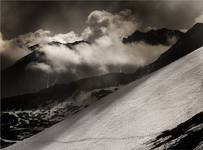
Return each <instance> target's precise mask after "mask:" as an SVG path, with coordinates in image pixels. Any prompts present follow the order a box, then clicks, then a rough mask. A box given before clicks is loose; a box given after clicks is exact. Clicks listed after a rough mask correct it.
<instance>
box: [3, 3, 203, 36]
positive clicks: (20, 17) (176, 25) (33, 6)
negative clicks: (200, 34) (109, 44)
mask: <svg viewBox="0 0 203 150" xmlns="http://www.w3.org/2000/svg"><path fill="white" fill-rule="evenodd" d="M124 9H130V10H132V13H133V14H134V16H135V17H136V18H137V20H139V22H140V23H141V24H142V27H143V28H145V27H148V26H150V27H155V28H162V27H166V28H170V29H188V28H190V27H191V26H192V25H193V24H194V20H195V18H196V17H197V16H200V15H201V12H202V10H203V2H202V1H201V0H194V1H188V0H162V1H156V0H150V1H103V2H102V1H89V2H88V1H2V3H1V33H2V36H3V39H12V38H14V37H17V36H18V35H21V34H25V33H27V32H34V31H36V30H38V29H44V30H50V31H52V32H53V33H67V32H69V31H71V30H74V31H75V32H78V33H80V32H81V31H82V30H83V29H84V28H85V27H86V24H85V21H86V19H87V16H88V15H89V14H90V13H91V12H92V11H94V10H106V11H108V12H111V13H114V12H119V11H121V10H124Z"/></svg>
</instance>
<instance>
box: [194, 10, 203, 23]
mask: <svg viewBox="0 0 203 150" xmlns="http://www.w3.org/2000/svg"><path fill="white" fill-rule="evenodd" d="M195 23H203V12H202V13H201V15H200V16H198V17H196V18H195Z"/></svg>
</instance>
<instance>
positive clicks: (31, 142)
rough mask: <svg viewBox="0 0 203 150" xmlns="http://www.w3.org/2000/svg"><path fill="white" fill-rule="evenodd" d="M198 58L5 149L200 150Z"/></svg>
mask: <svg viewBox="0 0 203 150" xmlns="http://www.w3.org/2000/svg"><path fill="white" fill-rule="evenodd" d="M182 51H183V49H182ZM202 58H203V48H200V49H198V50H195V51H194V52H191V53H189V54H188V55H187V56H184V57H182V58H181V59H179V60H177V61H174V62H173V63H171V64H169V65H168V66H166V67H164V68H161V69H160V70H158V71H157V72H154V73H153V74H150V75H148V76H145V77H144V78H141V79H140V80H136V81H134V82H132V83H131V84H129V85H127V86H125V87H123V88H122V89H120V90H118V91H116V92H114V93H113V94H111V95H109V96H107V97H105V98H103V99H101V100H99V101H97V102H95V104H93V105H91V106H90V107H88V108H87V109H85V110H83V111H81V112H79V113H77V114H75V115H73V116H70V117H69V118H67V119H66V120H64V121H62V122H60V123H58V124H56V125H54V126H53V127H51V128H49V129H46V130H44V131H42V132H41V133H39V134H37V135H35V136H33V137H31V138H28V139H25V140H24V141H22V142H19V143H17V144H14V145H13V146H10V147H8V148H6V149H5V150H7V149H9V150H27V149H29V150H34V149H38V150H48V149H49V150H52V149H53V150H55V149H58V150H65V149H67V147H68V149H69V150H76V149H81V148H82V149H125V150H128V149H145V150H152V149H160V150H162V149H170V148H179V149H190V148H192V149H195V148H196V149H197V150H200V149H201V147H202V146H201V141H202V139H201V132H202V129H203V128H202V119H201V118H202V111H203V103H202V95H203V91H202V74H203V70H202V69H203V68H202V65H203V59H202ZM188 141H189V142H190V143H189V142H188Z"/></svg>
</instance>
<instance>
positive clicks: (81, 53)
mask: <svg viewBox="0 0 203 150" xmlns="http://www.w3.org/2000/svg"><path fill="white" fill-rule="evenodd" d="M86 24H87V27H86V28H85V29H84V31H83V32H82V33H81V34H76V33H75V32H74V31H71V32H69V33H66V34H55V35H53V34H52V33H51V32H50V31H46V30H38V31H36V32H34V33H28V34H26V35H22V36H19V37H18V38H17V39H15V40H12V41H18V45H24V46H25V45H26V47H28V46H32V45H34V44H40V49H38V50H39V51H40V52H42V53H44V54H45V58H46V61H45V62H31V63H30V64H29V65H28V66H27V68H26V69H31V70H41V71H43V72H46V73H65V72H68V73H71V74H74V75H76V76H89V75H92V73H95V74H104V73H110V72H118V71H120V70H123V71H127V72H129V71H131V72H132V71H135V69H136V68H137V67H140V66H144V65H147V64H149V63H151V62H153V61H154V60H156V59H157V58H158V57H159V56H160V55H161V54H162V53H163V52H165V51H166V50H167V49H168V47H167V46H163V45H156V46H152V45H148V44H146V43H143V42H139V43H130V44H124V43H123V42H122V39H123V37H126V36H128V35H130V34H132V33H133V32H134V31H135V30H136V29H138V28H139V23H138V21H136V18H135V17H134V15H133V14H132V12H131V11H130V10H124V11H121V12H119V13H116V14H112V13H110V12H107V11H104V10H103V11H99V10H96V11H93V12H92V13H90V14H89V16H88V18H87V21H86ZM79 40H88V41H90V44H89V43H79V44H77V45H75V46H74V47H73V49H72V48H71V49H70V48H69V47H67V46H65V45H62V44H61V45H49V44H48V43H49V42H51V41H58V42H61V43H72V42H74V41H79ZM172 41H173V39H172ZM22 47H23V46H21V48H22ZM25 49H26V48H25ZM129 66H131V67H132V66H133V70H132V69H130V68H129Z"/></svg>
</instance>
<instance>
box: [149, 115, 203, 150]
mask: <svg viewBox="0 0 203 150" xmlns="http://www.w3.org/2000/svg"><path fill="white" fill-rule="evenodd" d="M202 133H203V112H200V113H198V114H196V115H195V116H193V117H192V118H190V119H188V120H187V121H185V122H183V123H181V124H179V125H178V126H177V127H175V128H173V129H171V130H167V131H164V132H163V133H162V134H161V135H159V136H157V137H156V139H155V140H154V141H152V143H153V147H152V149H155V148H158V147H160V146H163V145H165V144H168V147H167V149H195V148H196V147H198V146H199V144H200V143H201V142H202V141H203V136H202Z"/></svg>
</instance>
